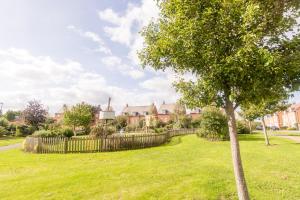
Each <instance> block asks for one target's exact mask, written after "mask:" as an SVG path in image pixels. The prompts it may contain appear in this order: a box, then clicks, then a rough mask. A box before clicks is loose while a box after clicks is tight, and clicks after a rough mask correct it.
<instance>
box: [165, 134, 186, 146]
mask: <svg viewBox="0 0 300 200" xmlns="http://www.w3.org/2000/svg"><path fill="white" fill-rule="evenodd" d="M182 137H183V136H178V137H173V138H172V139H171V141H170V142H168V143H167V144H164V145H162V146H175V145H178V144H180V143H181V142H182V139H181V138H182Z"/></svg>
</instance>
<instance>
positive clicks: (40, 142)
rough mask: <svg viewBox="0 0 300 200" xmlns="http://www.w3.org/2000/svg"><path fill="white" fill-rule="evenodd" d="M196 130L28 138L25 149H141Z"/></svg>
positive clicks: (88, 150) (38, 151)
mask: <svg viewBox="0 0 300 200" xmlns="http://www.w3.org/2000/svg"><path fill="white" fill-rule="evenodd" d="M195 131H196V130H195V129H180V130H171V131H167V132H165V133H159V134H157V133H156V134H155V133H148V134H136V135H135V134H130V135H112V136H107V137H90V136H86V137H72V138H67V137H34V136H27V137H26V139H25V141H24V144H23V149H24V151H26V152H32V153H92V152H108V151H121V150H132V149H141V148H147V147H154V146H159V145H162V144H165V143H167V142H169V141H170V139H171V138H172V137H174V136H180V135H188V134H193V133H195Z"/></svg>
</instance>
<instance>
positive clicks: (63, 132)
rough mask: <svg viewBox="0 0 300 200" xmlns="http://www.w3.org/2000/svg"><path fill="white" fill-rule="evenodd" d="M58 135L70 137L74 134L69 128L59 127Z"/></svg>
mask: <svg viewBox="0 0 300 200" xmlns="http://www.w3.org/2000/svg"><path fill="white" fill-rule="evenodd" d="M59 135H61V136H64V137H72V136H74V131H73V130H72V129H70V128H63V129H60V131H59Z"/></svg>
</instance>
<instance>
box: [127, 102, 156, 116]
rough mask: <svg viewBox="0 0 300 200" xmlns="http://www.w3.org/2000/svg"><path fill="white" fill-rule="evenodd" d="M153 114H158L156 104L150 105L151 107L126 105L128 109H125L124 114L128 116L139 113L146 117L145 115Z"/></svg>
mask: <svg viewBox="0 0 300 200" xmlns="http://www.w3.org/2000/svg"><path fill="white" fill-rule="evenodd" d="M146 112H147V113H149V114H150V113H153V112H156V106H155V105H154V104H152V105H149V106H128V105H126V107H125V108H124V109H123V111H122V113H123V114H124V113H128V114H130V115H131V114H132V113H138V114H139V115H144V114H145V113H146Z"/></svg>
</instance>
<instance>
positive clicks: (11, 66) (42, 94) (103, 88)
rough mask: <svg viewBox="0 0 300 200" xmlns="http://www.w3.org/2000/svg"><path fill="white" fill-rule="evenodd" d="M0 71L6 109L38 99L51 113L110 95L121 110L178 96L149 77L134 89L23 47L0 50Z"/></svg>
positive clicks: (133, 73) (100, 101) (97, 101)
mask: <svg viewBox="0 0 300 200" xmlns="http://www.w3.org/2000/svg"><path fill="white" fill-rule="evenodd" d="M0 71H1V73H0V91H1V93H0V102H4V108H5V110H7V109H23V108H24V106H25V105H26V103H27V102H28V101H29V100H32V99H37V100H41V101H42V103H43V104H44V105H47V106H49V108H50V112H51V113H54V112H57V111H58V110H60V108H61V106H62V105H63V104H68V105H71V104H75V103H78V102H82V101H85V102H88V103H91V104H94V105H98V104H100V105H106V103H107V99H108V97H109V96H110V97H112V99H113V101H112V103H113V104H112V105H113V107H114V108H115V109H116V110H117V111H121V110H122V108H123V107H124V105H125V104H126V103H129V104H130V105H147V104H150V103H152V102H156V103H158V104H159V103H161V102H162V101H163V100H166V101H168V102H173V101H175V100H176V96H177V95H175V96H174V91H173V90H170V88H164V87H165V86H162V85H157V87H159V88H160V90H153V88H151V87H150V85H151V81H150V80H148V86H147V82H146V83H145V84H144V87H140V88H139V87H137V88H135V89H127V88H125V87H117V86H113V85H111V84H109V83H108V82H107V81H106V79H105V78H104V77H103V76H102V75H101V74H99V73H96V72H93V71H88V70H86V69H85V68H84V67H83V66H82V65H81V63H79V62H76V61H72V60H65V61H64V62H57V61H55V60H53V58H51V57H48V56H34V55H32V54H31V53H30V52H29V51H27V50H22V49H13V48H12V49H7V50H1V49H0ZM128 73H131V76H133V77H140V76H142V75H143V74H142V73H143V72H142V73H140V72H139V71H134V70H133V69H132V70H129V71H128ZM157 81H158V82H162V80H157ZM154 85H155V84H154ZM147 87H148V88H147ZM145 88H147V89H145Z"/></svg>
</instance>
